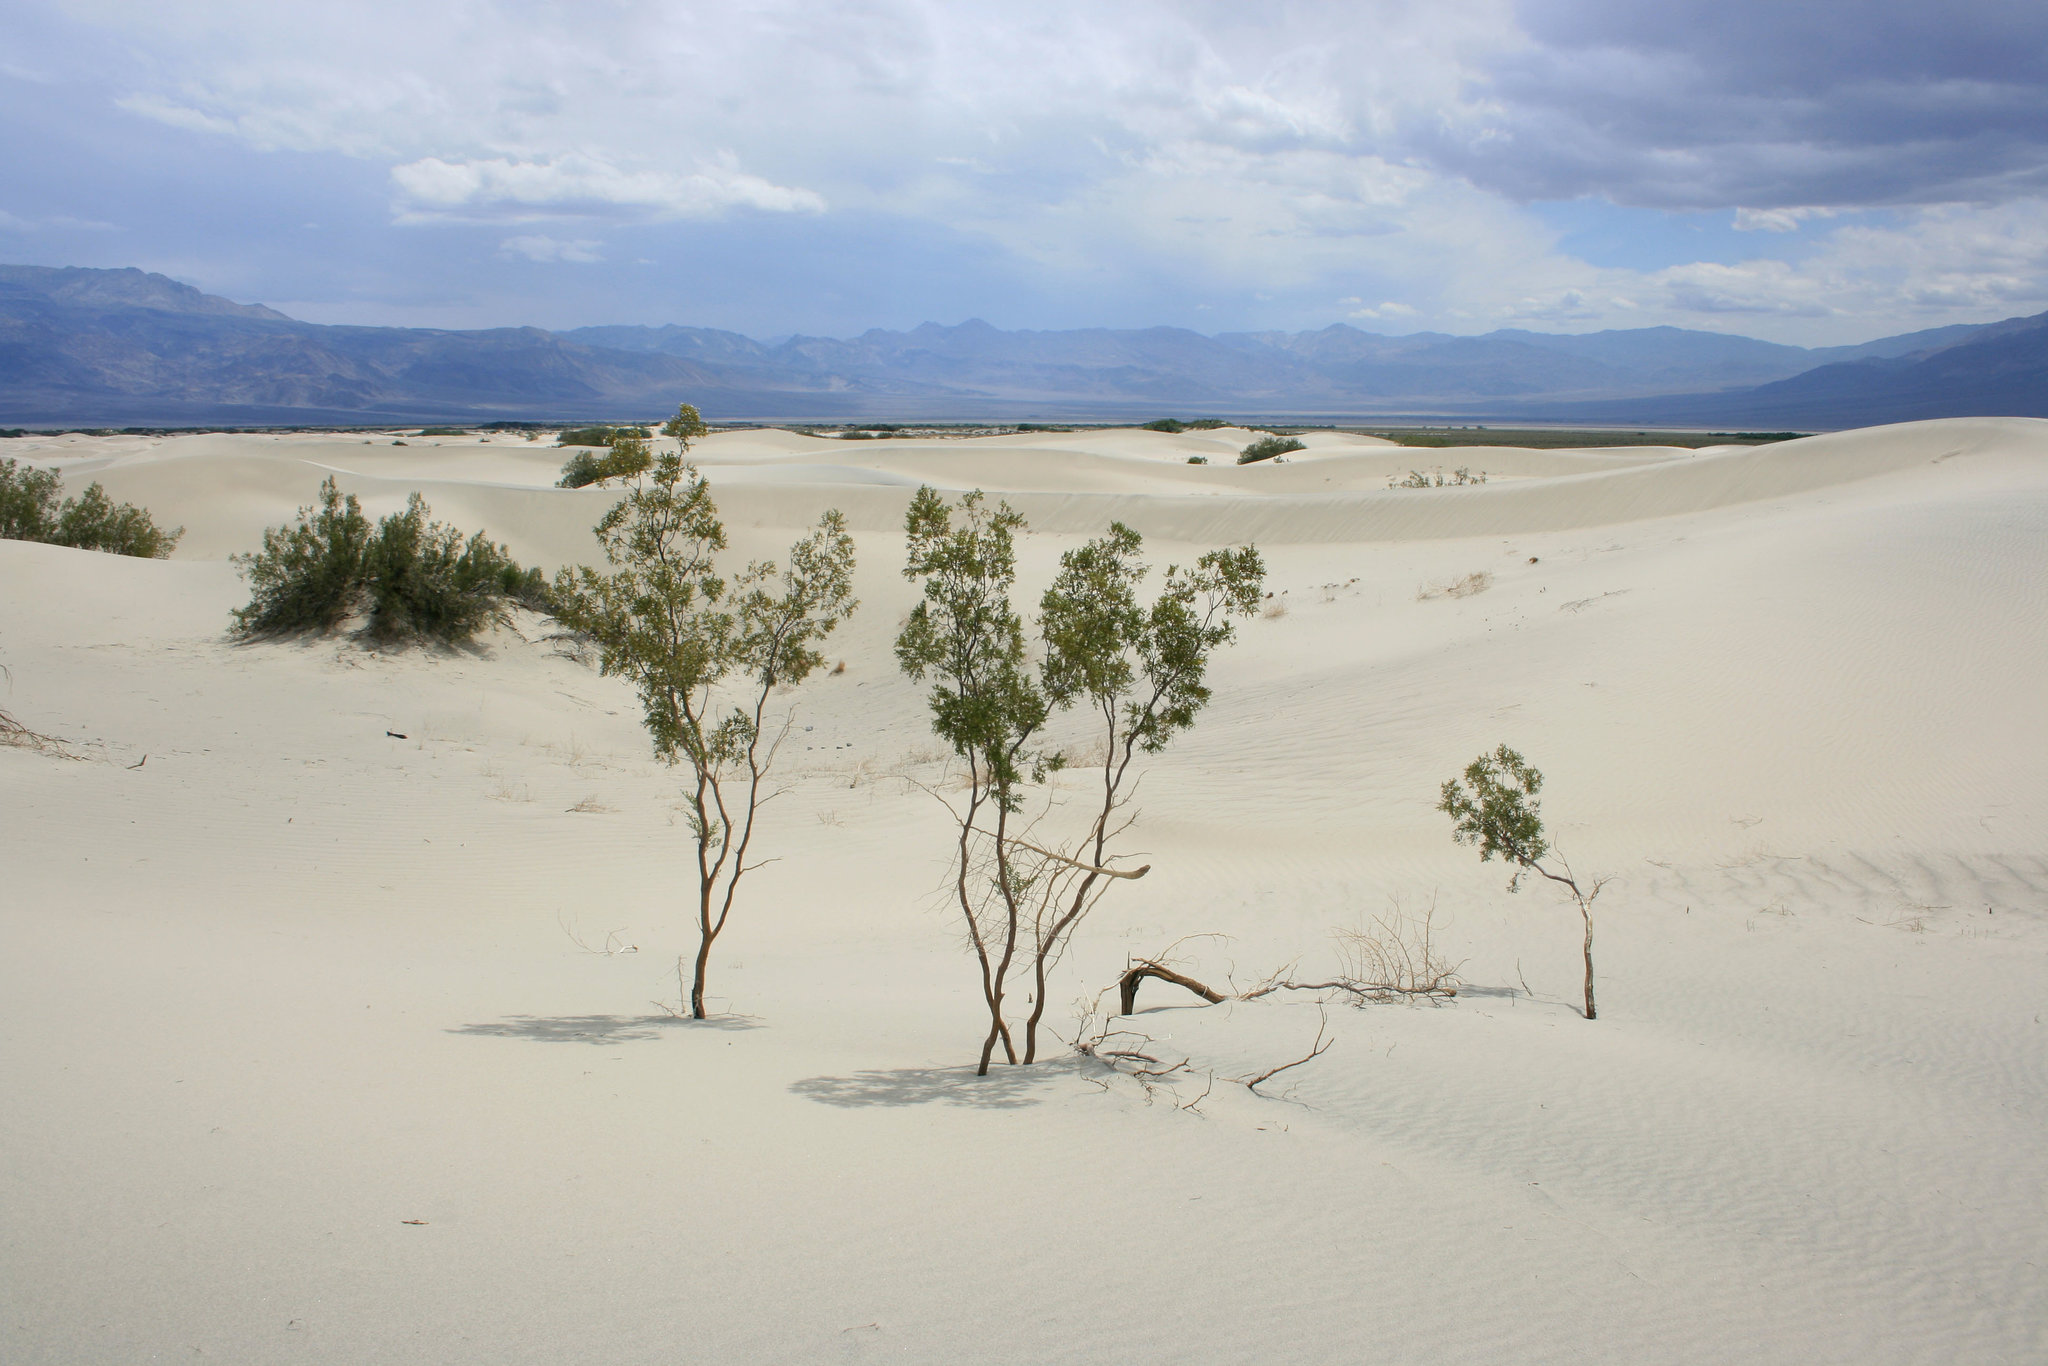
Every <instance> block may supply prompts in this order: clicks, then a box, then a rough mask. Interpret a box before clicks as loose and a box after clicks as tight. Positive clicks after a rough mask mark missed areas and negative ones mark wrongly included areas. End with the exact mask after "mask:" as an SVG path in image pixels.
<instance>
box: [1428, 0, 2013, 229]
mask: <svg viewBox="0 0 2048 1366" xmlns="http://www.w3.org/2000/svg"><path fill="white" fill-rule="evenodd" d="M1517 14H1518V17H1519V19H1520V23H1521V26H1522V28H1523V30H1524V32H1525V34H1526V35H1527V37H1528V39H1529V40H1530V45H1529V46H1528V47H1525V48H1522V49H1521V50H1519V51H1515V52H1511V53H1506V54H1497V55H1494V56H1492V57H1491V58H1488V59H1486V60H1485V61H1484V62H1483V64H1482V65H1481V66H1480V67H1479V68H1478V72H1477V75H1476V78H1475V80H1474V82H1473V84H1472V85H1471V87H1470V88H1469V89H1468V91H1467V95H1468V98H1469V99H1472V100H1474V101H1476V102H1485V103H1487V104H1491V105H1492V106H1493V108H1492V109H1491V110H1490V111H1489V112H1490V117H1487V118H1485V119H1483V120H1481V121H1480V123H1479V125H1478V128H1477V129H1476V130H1475V128H1474V126H1473V125H1472V124H1470V123H1460V124H1459V125H1454V126H1455V127H1456V128H1457V131H1456V132H1453V133H1431V134H1427V135H1425V136H1424V137H1423V138H1421V139H1420V145H1421V147H1422V149H1423V150H1424V151H1425V153H1426V154H1427V155H1428V156H1429V158H1430V159H1431V160H1432V161H1434V162H1436V163H1437V164H1438V165H1440V166H1442V167H1444V168H1445V169H1448V170H1453V171H1456V172H1458V173H1460V174H1463V175H1467V176H1469V177H1471V178H1472V179H1473V180H1474V181H1475V182H1477V183H1479V184H1481V185H1484V186H1487V187H1489V188H1493V189H1498V190H1501V191H1503V192H1505V193H1508V194H1511V195H1513V196H1515V197H1517V198H1520V199H1525V200H1534V199H1563V198H1571V197H1574V196H1579V195H1588V194H1592V195H1602V196H1605V197H1607V198H1610V199H1612V200H1614V201H1616V202H1617V203H1624V204H1640V205H1652V206H1657V207H1670V208H1706V207H1723V206H1731V205H1743V206H1748V207H1756V208H1763V207H1777V206H1793V205H1830V206H1852V205H1881V204H1882V205H1897V204H1916V203H1942V202H1965V201H1975V202H1996V201H2002V200H2006V199H2011V198H2015V197H2019V196H2023V195H2031V194H2038V193H2040V192H2041V191H2042V190H2043V189H2044V187H2048V4H2042V3H2040V2H2039V0H2030V2H2028V3H2016V2H2015V0H1975V3H1963V4H1957V5H1940V4H1926V3H1898V2H1897V0H1864V2H1863V3H1849V4H1826V5H1819V4H1787V3H1783V0H1715V2H1714V3H1708V2H1707V0H1676V2H1675V3H1658V4H1646V3H1642V2H1641V0H1523V3H1522V4H1520V5H1519V6H1518V9H1517Z"/></svg>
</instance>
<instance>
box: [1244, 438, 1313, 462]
mask: <svg viewBox="0 0 2048 1366" xmlns="http://www.w3.org/2000/svg"><path fill="white" fill-rule="evenodd" d="M1307 449H1308V447H1307V446H1304V445H1303V444H1302V443H1301V442H1299V441H1296V440H1295V439H1294V438H1293V437H1291V436H1262V437H1260V438H1259V439H1258V440H1257V441H1254V442H1252V444H1251V445H1249V446H1246V447H1245V448H1244V449H1243V450H1242V451H1239V452H1238V454H1237V463H1238V464H1240V465H1253V464H1257V463H1258V462H1259V461H1261V460H1271V459H1272V458H1273V457H1275V456H1279V455H1286V454H1287V453H1288V452H1289V451H1305V450H1307Z"/></svg>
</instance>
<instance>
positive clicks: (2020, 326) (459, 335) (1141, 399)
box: [0, 266, 2048, 428]
mask: <svg viewBox="0 0 2048 1366" xmlns="http://www.w3.org/2000/svg"><path fill="white" fill-rule="evenodd" d="M681 401H689V402H693V403H696V404H697V405H698V407H699V408H701V409H702V410H703V411H704V413H705V415H706V416H707V417H712V418H726V419H737V418H768V419H773V418H782V419H790V420H811V421H817V420H832V419H852V420H860V419H866V420H870V421H881V420H885V419H891V418H893V419H898V420H904V419H908V420H926V421H935V420H941V419H946V418H954V419H987V420H1013V421H1014V420H1021V419H1025V418H1040V419H1055V420H1057V419H1061V418H1070V419H1089V418H1094V419H1112V420H1114V419H1121V418H1130V417H1140V416H1144V417H1150V416H1159V415H1162V414H1165V413H1168V412H1172V413H1174V414H1176V415H1180V416H1199V415H1205V414H1214V415H1235V416H1240V417H1263V418H1275V417H1284V416H1300V417H1330V418H1353V419H1369V420H1387V419H1394V418H1402V417H1410V418H1415V417H1429V416H1437V417H1455V418H1459V419H1464V420H1480V421H1488V420H1491V421H1513V420H1532V421H1557V422H1588V423H1602V424H1606V423H1617V424H1633V423H1662V424H1670V425H1685V426H1714V427H1725V426H1746V427H1756V426H1771V427H1801V428H1813V427H1844V426H1863V425H1869V424H1874V423H1880V422H1893V421H1903V420H1908V419H1912V418H1920V417H1942V416H1971V415H1998V416H2034V417H2048V313H2044V314H2041V315H2038V316H2036V317H2032V318H2014V319H2009V320H2007V321H2005V322H2000V323H1989V324H1984V325H1979V326H1957V327H1942V328H1936V329H1933V330H1931V331H1926V332H1912V333H1907V334H1905V335H1903V336H1897V337H1886V338H1883V339H1881V340H1878V341H1873V342H1867V343H1865V344H1863V345H1861V346H1841V347H1822V348H1818V349H1809V348H1805V347H1797V346H1781V345H1777V344H1775V343H1772V342H1764V341H1756V340H1753V339H1751V338H1748V337H1737V336H1730V335H1727V334H1724V333H1718V332H1694V331H1687V330H1685V329H1682V328H1675V327H1652V328H1639V329H1634V330H1628V331H1609V332H1595V333H1588V334H1582V335H1555V334H1550V333H1542V332H1527V331H1521V330H1514V329H1509V330H1502V331H1497V332H1489V333H1486V334H1485V335H1483V336H1473V337H1458V336H1450V335H1447V334H1444V333H1437V332H1418V333H1413V334H1411V335H1408V336H1402V337H1388V336H1381V335H1378V334H1376V333H1370V332H1363V331H1360V330H1358V329H1357V328H1354V327H1348V326H1345V325H1343V324H1338V325H1335V326H1331V327H1326V328H1324V329H1322V330H1321V331H1316V332H1295V333H1285V332H1239V333H1224V334H1222V335H1219V336H1213V337H1211V336H1203V335H1202V334H1200V333H1196V332H1190V331H1187V330H1185V329H1181V328H1171V327H1154V328H1144V329H1138V330H1112V329H1106V328H1088V329H1080V330H1075V331H1063V332H1028V331H1017V332H1005V331H1002V330H1000V329H998V328H995V327H991V326H990V325H988V324H987V323H985V322H981V321H979V320H972V321H969V322H965V323H962V324H960V325H959V326H957V327H942V326H940V325H938V324H936V323H926V324H924V325H923V326H920V327H916V328H913V329H911V330H910V331H908V332H889V331H881V330H874V331H869V332H866V333H863V334H862V335H860V336H858V337H852V338H846V339H835V338H829V337H802V336H798V337H789V338H784V339H781V340H778V341H774V342H762V341H756V340H754V339H752V338H750V337H745V336H741V335H740V334H738V333H736V332H723V331H718V330H715V329H711V328H699V327H682V326H677V325H673V324H672V325H670V326H666V327H584V328H577V329H575V330H573V331H568V332H546V331H542V330H541V329H539V328H531V327H526V328H492V329H486V330H482V331H448V330H442V329H436V328H400V327H336V326H327V325H323V324H317V323H304V322H299V321H297V320H296V319H293V318H289V317H286V316H285V315H284V314H282V313H279V312H276V311H275V310H273V309H269V308H265V307H262V306H261V305H256V304H237V303H231V302H229V301H228V300H226V299H221V298H217V297H215V296H213V295H209V294H204V293H201V292H200V291H199V290H196V289H194V288H192V287H191V286H189V285H184V284H180V283H178V282H177V281H175V280H171V279H168V278H166V277H164V276H161V275H151V274H145V273H144V272H142V271H140V270H133V269H129V270H88V269H82V268H51V267H40V266H0V425H16V426H84V425H90V426H112V427H118V426H191V425H248V426H257V425H270V424H275V425H301V424H303V425H315V424H329V423H332V424H348V425H373V424H378V423H398V422H421V421H429V422H432V421H448V422H475V421H482V420H488V419H490V418H504V419H531V420H544V421H545V420H565V419H584V418H592V419H598V418H607V417H632V416H640V417H651V416H654V415H656V414H659V413H663V412H666V411H670V410H672V409H673V407H674V405H675V404H676V403H678V402H681Z"/></svg>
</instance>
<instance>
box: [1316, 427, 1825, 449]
mask: <svg viewBox="0 0 2048 1366" xmlns="http://www.w3.org/2000/svg"><path fill="white" fill-rule="evenodd" d="M1345 430H1347V431H1354V432H1357V433H1359V434H1360V435H1363V436H1378V437H1385V438H1386V439H1387V440H1389V441H1393V442H1398V443H1399V444H1400V445H1403V446H1422V447H1428V448H1432V449H1441V448H1444V447H1452V446H1520V447H1525V448H1529V449H1534V450H1559V449H1564V448H1571V449H1582V448H1597V447H1602V446H1683V447H1687V448H1689V449H1693V450H1697V449H1698V448H1699V447H1701V446H1727V445H1740V444H1749V445H1762V444H1765V443H1768V442H1772V441H1795V440H1797V439H1798V438H1800V437H1802V436H1811V435H1812V433H1811V432H1672V431H1656V430H1653V429H1637V430H1634V431H1617V430H1615V429H1614V428H1611V427H1600V428H1583V427H1582V428H1565V427H1352V428H1346V429H1345Z"/></svg>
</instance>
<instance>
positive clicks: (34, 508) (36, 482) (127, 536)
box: [0, 460, 185, 560]
mask: <svg viewBox="0 0 2048 1366" xmlns="http://www.w3.org/2000/svg"><path fill="white" fill-rule="evenodd" d="M61 488H62V484H61V481H60V480H59V479H58V477H57V474H56V472H55V471H54V470H38V469H29V468H24V467H22V466H20V465H18V464H16V463H15V462H14V461H12V460H0V539H5V540H12V541H42V542H44V543H46V544H49V545H62V546H71V547H73V548H75V549H78V550H99V551H104V552H106V553H107V554H110V555H133V556H136V557H138V558H141V559H145V560H161V559H165V558H168V557H169V555H170V553H171V551H172V550H173V549H175V548H176V546H177V544H178V538H179V537H180V536H183V535H184V534H185V529H184V528H183V527H178V528H176V529H175V530H171V531H165V530H164V529H163V528H161V527H159V526H158V525H157V524H156V522H155V521H154V520H153V519H151V517H150V515H149V513H148V512H147V511H146V510H144V509H142V508H139V507H136V506H134V505H133V504H130V503H118V504H117V503H115V502H114V500H113V499H111V498H109V497H108V496H107V491H106V490H105V489H103V488H101V487H100V486H99V485H98V484H96V483H94V484H87V485H86V486H85V492H84V493H82V494H80V495H79V496H78V497H76V498H66V499H64V500H63V501H62V502H61V503H60V502H59V501H58V493H59V491H60V489H61Z"/></svg>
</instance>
